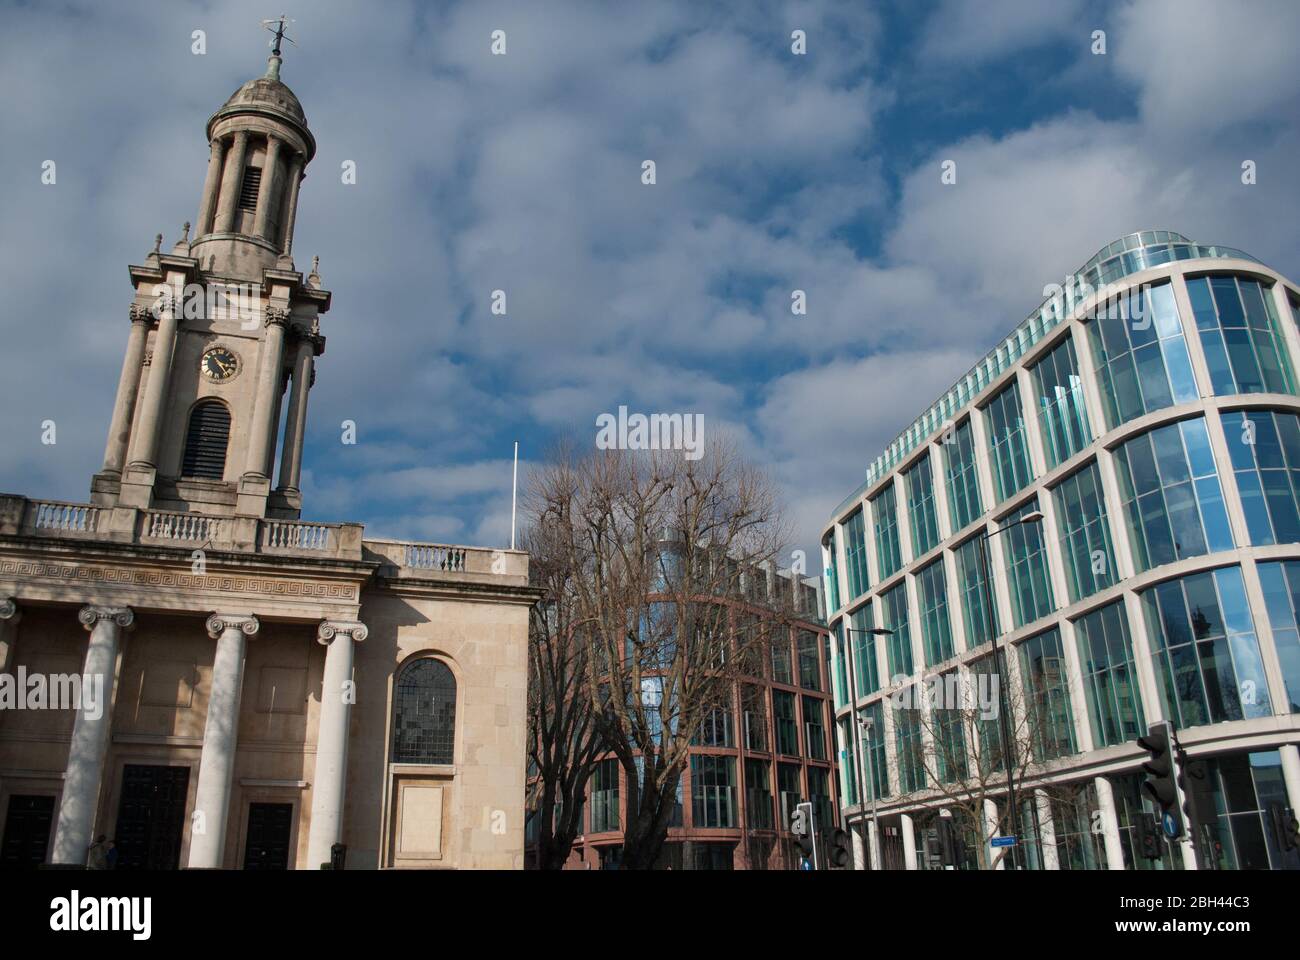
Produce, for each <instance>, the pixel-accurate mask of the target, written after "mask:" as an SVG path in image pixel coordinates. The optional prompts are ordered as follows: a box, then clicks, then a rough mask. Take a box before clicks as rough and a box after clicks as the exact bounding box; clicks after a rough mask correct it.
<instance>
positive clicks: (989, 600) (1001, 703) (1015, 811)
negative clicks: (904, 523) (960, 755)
mask: <svg viewBox="0 0 1300 960" xmlns="http://www.w3.org/2000/svg"><path fill="white" fill-rule="evenodd" d="M1042 519H1043V514H1042V513H1041V512H1040V511H1038V510H1033V511H1030V512H1029V513H1027V514H1025V515H1024V516H1023V517H1021V518H1020V519H1019V520H1017V521H1016V522H1015V523H1012V524H1008V525H1007V526H1004V527H999V528H998V529H997V530H993V531H990V532H986V533H984V534H982V535H981V536H980V537H979V538H978V539H979V554H980V575H981V579H982V580H983V582H984V590H983V593H984V622H985V626H986V628H987V629H988V633H989V636H990V637H991V638H992V640H993V669H995V670H996V671H997V678H998V714H999V717H998V732H999V735H1000V739H1001V740H1002V762H1003V763H1004V764H1006V768H1007V805H1008V806H1009V807H1010V811H1009V812H1010V814H1011V818H1010V819H1011V829H1012V830H1013V831H1015V837H1016V844H1017V845H1019V844H1020V842H1021V837H1020V808H1019V807H1017V806H1016V785H1015V764H1016V760H1015V753H1014V750H1013V742H1012V739H1011V732H1010V728H1009V726H1008V724H1009V722H1010V710H1009V708H1008V703H1007V683H1006V677H1004V676H1003V674H1002V651H1001V648H1000V647H999V646H998V631H997V626H996V625H995V624H994V621H993V571H992V570H991V569H990V568H989V558H988V552H987V550H986V548H985V541H986V540H988V539H990V538H991V537H995V536H997V535H998V534H1000V533H1006V532H1007V531H1008V530H1010V529H1012V528H1013V527H1018V526H1020V525H1021V524H1023V523H1038V522H1040V521H1041V520H1042ZM1011 859H1012V864H1013V866H1018V865H1019V863H1020V855H1019V852H1018V851H1017V850H1016V849H1015V848H1014V847H1013V848H1012V854H1011Z"/></svg>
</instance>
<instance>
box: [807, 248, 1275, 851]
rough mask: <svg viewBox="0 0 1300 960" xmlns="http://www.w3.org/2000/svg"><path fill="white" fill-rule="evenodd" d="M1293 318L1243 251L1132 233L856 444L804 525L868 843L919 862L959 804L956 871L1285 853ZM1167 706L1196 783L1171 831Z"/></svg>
mask: <svg viewBox="0 0 1300 960" xmlns="http://www.w3.org/2000/svg"><path fill="white" fill-rule="evenodd" d="M1298 324H1300V289H1297V287H1296V285H1295V284H1294V283H1292V282H1291V281H1288V280H1287V279H1285V278H1284V277H1283V276H1281V275H1280V274H1278V273H1277V272H1276V271H1274V270H1272V269H1271V268H1269V267H1267V266H1265V265H1263V264H1261V263H1260V262H1258V261H1257V260H1255V259H1254V258H1253V257H1251V256H1249V255H1248V254H1245V253H1243V252H1241V251H1239V250H1233V249H1229V248H1224V247H1218V246H1204V245H1200V244H1197V243H1194V242H1192V241H1190V240H1188V239H1186V238H1185V237H1182V236H1180V235H1178V234H1175V233H1170V232H1167V231H1149V232H1143V233H1138V234H1132V235H1130V236H1127V237H1124V238H1122V239H1120V240H1117V241H1115V242H1114V243H1112V244H1110V245H1108V246H1107V247H1105V248H1104V249H1103V250H1101V251H1100V252H1099V253H1098V254H1097V255H1096V256H1095V257H1093V258H1092V259H1091V260H1090V261H1088V263H1087V264H1086V265H1085V266H1084V267H1083V268H1082V269H1081V270H1080V271H1079V272H1078V273H1077V274H1076V275H1075V276H1074V277H1073V278H1071V281H1070V282H1069V283H1068V284H1067V286H1066V289H1065V290H1064V291H1063V292H1062V294H1061V295H1059V296H1050V297H1048V299H1047V300H1046V301H1045V302H1044V303H1043V305H1042V306H1041V307H1040V308H1039V309H1038V310H1036V311H1034V313H1033V314H1032V315H1031V316H1030V317H1029V318H1028V319H1026V320H1025V321H1024V322H1022V323H1021V324H1020V325H1019V326H1018V327H1017V328H1016V329H1015V331H1014V332H1013V333H1012V334H1011V335H1010V336H1009V337H1007V338H1006V339H1005V340H1004V341H1002V342H1001V343H999V344H998V346H997V347H996V348H995V349H994V350H993V351H991V352H990V353H989V354H988V355H987V356H986V357H985V358H984V359H983V360H981V361H980V363H979V364H977V365H976V366H975V367H974V368H973V369H972V370H971V371H970V372H969V373H968V374H967V375H966V376H964V377H963V378H962V379H961V380H960V381H959V382H958V383H957V384H956V385H955V386H953V387H952V389H950V390H949V391H948V392H947V393H945V394H944V396H942V397H941V398H939V399H938V400H937V401H936V402H935V403H934V404H933V405H931V407H930V408H929V409H927V410H926V411H925V412H924V413H923V414H922V415H921V416H920V417H918V418H917V420H916V421H915V422H914V423H912V424H911V425H910V426H909V427H908V428H907V429H906V430H905V431H904V432H903V433H902V434H901V435H900V436H899V437H898V438H897V439H896V440H894V441H893V442H892V443H891V444H890V445H889V446H888V447H887V448H886V450H885V451H884V452H883V453H882V454H881V455H880V456H879V457H878V458H877V459H876V460H875V462H873V463H872V464H871V465H870V468H869V469H868V471H867V478H866V481H865V482H864V483H863V484H862V485H861V486H860V487H859V488H858V489H857V490H855V491H854V492H853V494H852V495H850V496H849V497H848V498H847V499H846V500H845V501H844V502H843V503H842V504H841V505H840V506H839V507H838V508H837V509H836V511H835V513H834V516H833V517H832V518H831V522H830V523H829V524H828V526H827V527H826V528H825V530H824V532H823V538H822V550H823V561H824V567H825V571H826V578H827V591H826V596H827V597H828V598H829V605H830V608H831V609H830V611H829V614H830V616H829V619H828V622H829V626H830V630H831V638H832V651H833V653H832V674H833V680H834V703H835V734H836V744H837V749H838V751H839V757H838V759H839V761H840V777H841V796H842V798H843V809H842V812H843V814H844V816H845V819H846V821H847V822H848V823H850V824H851V825H853V826H854V828H855V842H856V846H857V849H858V854H859V858H860V863H861V865H863V866H866V865H871V866H878V867H881V866H883V867H886V868H888V867H897V868H902V867H906V868H907V869H931V868H936V867H938V866H939V865H940V862H941V858H940V856H939V850H938V847H939V844H938V842H937V839H938V834H939V831H938V829H937V825H938V818H939V817H949V816H952V817H954V820H953V823H954V824H955V826H956V829H955V830H954V833H955V834H957V835H959V842H958V843H957V845H956V846H957V851H958V853H957V859H958V861H959V862H960V863H962V864H965V865H966V866H969V867H976V866H995V867H997V868H1003V867H1006V866H1019V867H1024V868H1040V869H1079V868H1095V869H1105V868H1110V869H1184V868H1195V867H1197V865H1198V863H1199V865H1200V867H1201V868H1206V867H1215V866H1217V867H1223V868H1243V869H1246V868H1254V869H1300V852H1297V850H1295V849H1288V846H1289V841H1288V840H1287V838H1286V836H1285V831H1284V830H1282V829H1280V828H1279V827H1278V826H1277V821H1278V818H1279V815H1282V814H1285V813H1286V812H1287V811H1288V810H1292V809H1293V810H1300V746H1298V745H1300V388H1298V386H1297V372H1298V371H1300V328H1298ZM995 643H996V646H997V647H998V648H999V656H1000V658H1001V663H1000V666H999V663H998V661H997V660H995V657H994V646H995ZM921 691H937V693H932V694H931V695H930V696H915V697H913V696H910V695H911V694H915V693H918V692H921ZM944 691H965V693H960V694H953V695H945V694H944ZM973 691H978V693H979V697H976V695H975V693H973ZM994 691H996V692H997V694H998V696H997V697H996V698H994V697H992V696H989V697H984V696H983V695H984V694H985V693H989V694H991V693H992V692H994ZM982 705H983V706H987V707H988V708H989V709H983V708H982ZM1004 718H1005V719H1006V721H1007V722H1006V724H1005V727H1002V726H1001V723H1002V721H1003V719H1004ZM1162 720H1163V721H1169V722H1171V723H1173V724H1174V725H1175V726H1176V729H1177V736H1178V740H1179V743H1180V744H1181V747H1182V748H1183V749H1184V750H1185V752H1186V754H1185V755H1186V757H1187V759H1188V760H1189V761H1191V762H1193V763H1194V766H1195V768H1196V770H1197V772H1198V773H1202V774H1203V777H1202V778H1201V782H1203V783H1204V784H1205V787H1204V790H1203V791H1202V792H1201V796H1202V798H1203V806H1202V816H1201V820H1202V821H1203V823H1204V824H1205V826H1204V828H1203V829H1202V830H1201V831H1200V833H1199V835H1198V836H1195V837H1192V836H1184V838H1183V839H1181V840H1179V841H1175V842H1173V843H1164V842H1161V841H1160V840H1159V838H1158V837H1156V836H1155V834H1156V832H1157V827H1156V824H1157V821H1156V819H1155V816H1154V814H1155V808H1154V805H1153V804H1152V802H1151V801H1150V800H1148V799H1147V798H1146V797H1145V796H1144V793H1143V791H1142V790H1141V781H1142V774H1141V770H1140V765H1141V763H1142V762H1143V761H1145V760H1146V759H1147V755H1146V753H1145V752H1143V751H1141V750H1140V749H1139V748H1138V747H1137V746H1136V744H1135V742H1134V741H1135V739H1136V737H1138V736H1139V735H1141V734H1143V733H1144V732H1145V731H1146V729H1147V726H1148V724H1150V723H1153V722H1157V721H1162ZM1004 752H1007V753H1009V754H1010V756H1009V757H1006V756H1003V754H1004ZM1198 761H1203V762H1198ZM1008 767H1009V768H1010V769H1011V771H1012V780H1013V789H1014V795H1015V802H1014V803H1010V802H1009V797H1008V792H1007V783H1006V781H1007V777H1006V773H1005V771H1006V770H1007V768H1008ZM1012 835H1014V836H1016V837H1017V842H1016V844H1015V846H1014V847H1006V848H1004V847H1001V846H998V847H994V846H992V840H993V838H995V837H1002V838H1006V837H1009V836H1012ZM1010 851H1014V854H1013V855H1011V854H1010ZM999 854H1000V856H999ZM1198 854H1199V856H1198ZM947 859H949V860H951V859H952V857H951V856H949V857H948V858H947Z"/></svg>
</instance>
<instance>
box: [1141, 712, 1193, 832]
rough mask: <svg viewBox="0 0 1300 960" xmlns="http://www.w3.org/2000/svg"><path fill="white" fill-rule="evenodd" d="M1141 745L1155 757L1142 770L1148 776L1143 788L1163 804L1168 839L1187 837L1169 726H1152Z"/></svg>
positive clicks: (1143, 765) (1165, 830)
mask: <svg viewBox="0 0 1300 960" xmlns="http://www.w3.org/2000/svg"><path fill="white" fill-rule="evenodd" d="M1137 745H1138V746H1139V747H1141V748H1142V749H1143V750H1145V751H1147V753H1149V754H1150V755H1151V759H1150V760H1148V761H1147V762H1146V763H1144V764H1142V771H1143V773H1145V774H1146V775H1147V777H1146V780H1144V781H1143V783H1142V788H1143V789H1144V790H1146V792H1147V793H1148V794H1149V795H1150V796H1151V798H1152V799H1154V800H1155V802H1156V803H1158V804H1159V805H1160V812H1161V815H1162V818H1163V821H1164V824H1163V826H1164V833H1165V836H1167V837H1169V838H1170V839H1171V840H1174V839H1177V838H1178V837H1181V836H1182V835H1183V819H1182V817H1181V816H1180V814H1179V810H1178V784H1177V781H1176V779H1175V778H1176V773H1175V765H1174V752H1173V746H1174V744H1173V736H1172V734H1171V731H1170V729H1169V724H1167V723H1153V724H1151V726H1149V727H1148V728H1147V733H1146V736H1144V737H1138V742H1137Z"/></svg>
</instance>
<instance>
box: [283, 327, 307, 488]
mask: <svg viewBox="0 0 1300 960" xmlns="http://www.w3.org/2000/svg"><path fill="white" fill-rule="evenodd" d="M315 357H316V338H315V337H313V336H311V335H309V334H308V335H305V336H302V337H300V338H299V340H298V346H297V353H295V354H294V359H293V388H292V389H293V392H292V393H290V394H289V415H288V417H286V418H285V433H284V451H283V454H282V456H281V458H280V488H281V489H283V490H297V489H298V484H299V481H300V480H301V478H302V448H303V444H304V443H305V442H306V440H305V438H306V433H307V392H308V391H309V390H311V378H312V366H313V364H314V363H315Z"/></svg>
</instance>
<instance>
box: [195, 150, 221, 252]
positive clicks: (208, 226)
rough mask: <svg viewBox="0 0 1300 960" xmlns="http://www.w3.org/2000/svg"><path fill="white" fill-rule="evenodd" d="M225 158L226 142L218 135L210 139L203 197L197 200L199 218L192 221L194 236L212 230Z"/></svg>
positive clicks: (199, 235) (196, 236)
mask: <svg viewBox="0 0 1300 960" xmlns="http://www.w3.org/2000/svg"><path fill="white" fill-rule="evenodd" d="M225 159H226V142H225V141H224V140H222V139H221V138H220V137H217V138H216V139H215V140H213V141H212V153H211V155H210V156H209V157H208V174H207V176H206V177H204V178H203V197H202V199H201V200H200V201H199V218H198V219H197V220H196V221H194V236H195V238H198V237H201V236H203V235H204V234H205V233H211V232H212V215H213V212H214V211H215V210H216V206H217V186H218V185H219V184H220V183H221V165H222V164H223V163H224V162H225Z"/></svg>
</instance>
